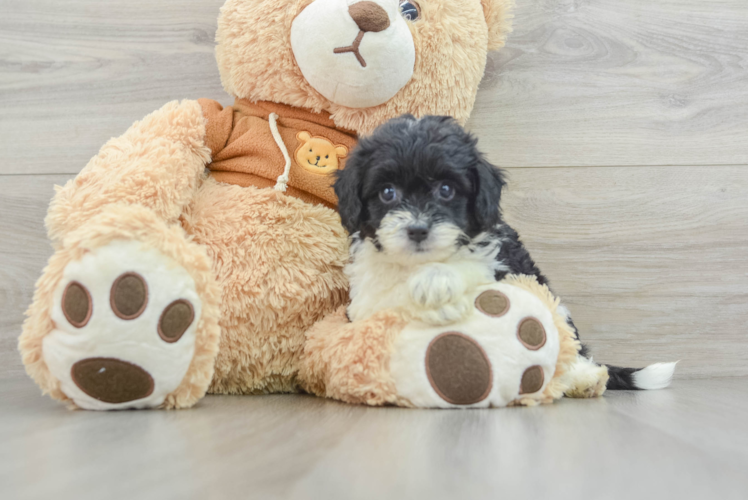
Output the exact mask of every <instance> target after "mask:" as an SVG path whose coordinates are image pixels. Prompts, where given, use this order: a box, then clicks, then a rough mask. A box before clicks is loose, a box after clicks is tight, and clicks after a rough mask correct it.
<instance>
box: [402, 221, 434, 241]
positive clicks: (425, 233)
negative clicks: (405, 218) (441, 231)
mask: <svg viewBox="0 0 748 500" xmlns="http://www.w3.org/2000/svg"><path fill="white" fill-rule="evenodd" d="M407 232H408V239H410V241H412V242H414V243H421V242H423V241H425V240H426V238H428V237H429V228H428V226H426V225H424V224H414V225H412V226H409V227H408V229H407Z"/></svg>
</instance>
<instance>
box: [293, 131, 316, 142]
mask: <svg viewBox="0 0 748 500" xmlns="http://www.w3.org/2000/svg"><path fill="white" fill-rule="evenodd" d="M296 138H297V139H298V140H300V141H303V142H306V141H308V140H309V139H311V138H312V134H310V133H309V132H304V131H301V132H299V133H298V134H296Z"/></svg>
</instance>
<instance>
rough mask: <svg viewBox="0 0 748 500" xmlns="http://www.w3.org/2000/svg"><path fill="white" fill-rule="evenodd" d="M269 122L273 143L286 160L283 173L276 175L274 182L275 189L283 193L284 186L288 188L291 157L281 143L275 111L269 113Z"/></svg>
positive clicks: (284, 190)
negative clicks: (276, 179) (276, 178)
mask: <svg viewBox="0 0 748 500" xmlns="http://www.w3.org/2000/svg"><path fill="white" fill-rule="evenodd" d="M269 123H270V132H271V133H272V134H273V139H275V143H276V144H277V145H278V148H279V149H280V150H281V153H283V158H284V159H285V160H286V166H285V168H284V169H283V174H282V175H280V176H278V181H277V182H276V183H275V190H276V191H280V192H281V193H285V192H286V188H288V174H289V172H291V157H290V156H288V149H286V145H285V144H284V143H283V139H282V138H281V135H280V132H278V115H276V114H275V113H270V120H269Z"/></svg>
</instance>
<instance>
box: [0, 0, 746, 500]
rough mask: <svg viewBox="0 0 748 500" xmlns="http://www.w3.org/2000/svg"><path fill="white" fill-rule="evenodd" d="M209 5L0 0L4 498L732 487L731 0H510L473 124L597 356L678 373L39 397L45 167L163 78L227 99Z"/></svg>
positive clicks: (739, 17)
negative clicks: (467, 404)
mask: <svg viewBox="0 0 748 500" xmlns="http://www.w3.org/2000/svg"><path fill="white" fill-rule="evenodd" d="M424 1H426V0H424ZM222 3H223V0H159V1H158V2H153V1H146V0H108V1H107V2H101V1H97V0H66V1H64V2H59V1H58V2H54V1H52V0H25V1H23V2H19V1H14V0H0V155H2V160H3V161H0V215H1V216H0V235H1V236H2V238H0V401H2V403H0V443H2V445H0V498H3V499H5V498H11V499H15V498H42V497H44V498H49V497H51V496H53V495H54V497H55V498H61V499H62V498H68V497H70V498H78V499H81V498H120V497H122V498H151V497H153V498H157V497H158V498H170V497H180V498H201V499H203V498H236V497H239V498H244V497H250V498H254V497H256V498H276V497H286V498H375V497H376V498H382V497H395V498H419V497H428V498H430V499H432V500H433V499H438V498H455V497H458V498H483V497H490V498H496V497H503V496H506V497H510V498H517V499H522V498H555V499H565V498H583V497H588V498H596V499H597V498H599V499H608V498H624V497H625V498H637V497H639V498H654V497H660V498H679V499H688V498H745V497H746V494H745V491H748V481H747V480H746V479H745V474H744V470H745V468H746V466H747V465H748V432H746V430H745V421H746V417H747V416H748V392H747V390H746V381H747V380H748V379H747V378H745V376H748V337H747V333H746V332H747V331H748V168H746V167H748V142H747V139H748V3H747V2H745V0H709V1H707V2H704V1H701V0H659V1H657V2H652V1H649V0H521V1H519V2H518V3H519V5H518V7H517V10H516V18H515V26H516V28H515V31H514V33H513V34H512V35H511V37H510V39H509V43H508V45H507V47H506V49H505V50H503V51H501V52H499V53H497V54H493V55H492V56H491V57H490V60H489V65H488V69H487V73H486V77H485V78H484V81H483V83H482V85H481V90H480V92H479V95H478V102H477V105H476V108H475V111H474V114H473V118H472V119H471V121H470V123H469V127H470V129H471V130H472V131H474V132H475V133H476V134H477V135H478V137H479V138H480V143H481V146H482V148H483V149H484V150H486V151H487V153H488V155H489V158H490V159H491V160H492V161H493V162H494V163H496V164H499V165H501V166H503V167H509V174H510V186H509V188H508V190H507V192H506V194H505V198H504V203H503V204H504V208H505V211H506V213H507V219H508V220H509V222H510V223H511V224H512V225H514V226H515V227H516V228H517V229H518V230H519V231H520V233H521V234H522V235H523V237H524V239H525V241H526V243H527V245H528V247H529V248H530V250H531V252H532V253H533V255H534V256H535V258H536V259H537V260H538V262H539V264H540V266H541V268H542V269H543V270H544V271H545V272H546V274H548V275H549V276H550V278H551V280H552V283H553V286H554V288H555V290H556V291H557V293H559V295H560V296H561V297H562V298H563V299H564V301H565V303H566V304H567V305H568V306H569V307H570V309H571V310H572V312H573V314H574V318H575V320H576V322H577V324H578V326H579V327H580V330H581V331H582V335H583V337H584V338H585V340H586V341H588V342H589V344H590V345H591V346H592V348H593V351H594V353H595V357H596V359H597V360H599V361H604V362H609V363H617V364H623V365H638V364H645V363H649V362H653V361H665V360H675V359H682V360H683V361H682V363H681V364H680V365H679V368H678V372H677V374H676V377H677V378H678V379H677V380H676V382H675V385H674V387H673V388H672V389H669V390H665V391H658V392H652V393H613V394H609V395H608V396H606V397H605V398H604V399H602V400H596V401H569V400H564V401H562V402H561V403H560V404H558V405H554V406H549V407H541V408H533V409H508V410H493V411H476V412H442V411H438V412H432V411H412V410H398V409H392V408H389V409H369V408H361V407H352V406H347V405H342V404H338V403H335V402H331V401H323V400H319V399H314V398H309V397H301V396H298V397H297V396H268V397H245V398H240V397H237V398H231V397H208V398H206V399H205V400H204V401H203V402H202V403H201V404H200V405H199V407H198V408H196V409H194V410H191V411H184V412H124V413H116V414H93V413H86V412H69V411H67V410H66V409H65V408H64V407H63V406H61V405H58V404H56V403H54V402H52V401H50V400H48V399H46V398H42V397H41V396H39V395H38V391H37V389H36V388H35V387H34V386H33V384H32V382H31V381H30V380H28V379H27V378H26V377H25V375H24V374H23V368H22V366H21V363H20V359H19V356H18V354H17V352H16V338H17V336H18V334H19V332H20V326H21V322H22V320H23V311H24V310H25V308H26V307H27V306H28V304H29V302H30V300H31V294H32V292H33V283H34V281H35V280H36V279H37V277H38V276H39V274H40V272H41V270H42V268H43V266H44V264H45V262H46V260H47V258H48V257H49V255H50V254H51V248H50V246H49V243H48V242H47V240H46V238H45V235H44V228H43V218H44V214H45V212H46V206H47V203H48V201H49V199H50V197H51V196H52V194H53V185H54V184H62V183H64V182H65V181H66V180H67V179H69V178H71V177H72V176H73V175H75V173H77V172H78V171H79V170H80V169H81V168H82V167H83V166H84V165H85V164H86V162H87V161H88V159H89V158H90V157H91V156H93V155H94V154H95V153H96V152H97V150H98V149H99V147H100V146H101V145H102V144H103V143H104V142H105V141H106V140H107V139H109V138H110V137H112V136H116V135H119V134H121V133H122V132H123V131H124V130H125V129H126V128H127V127H128V126H129V125H130V124H131V123H132V122H133V121H135V120H137V119H140V118H141V117H143V116H144V115H145V114H147V113H149V112H151V111H153V110H154V109H157V108H158V107H160V106H161V105H163V104H164V103H165V102H167V101H170V100H174V99H183V98H198V97H209V98H213V99H217V100H219V101H220V102H223V103H230V102H231V100H232V99H231V98H230V97H228V96H227V95H226V94H225V93H224V91H223V90H222V88H221V85H220V80H219V77H218V72H217V69H216V66H215V61H214V57H213V36H214V32H215V26H216V21H215V20H216V17H217V13H218V9H219V8H220V6H221V4H222ZM724 376H742V377H743V378H716V377H724ZM687 379H689V380H687Z"/></svg>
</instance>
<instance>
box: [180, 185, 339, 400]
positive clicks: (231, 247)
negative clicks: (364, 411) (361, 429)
mask: <svg viewBox="0 0 748 500" xmlns="http://www.w3.org/2000/svg"><path fill="white" fill-rule="evenodd" d="M182 225H183V227H184V229H185V230H186V231H187V232H188V233H189V234H191V235H192V236H193V237H194V239H195V241H196V242H198V243H201V244H204V245H205V246H206V248H207V251H208V254H209V256H210V257H211V259H212V261H213V268H214V270H215V273H216V276H217V279H218V282H219V284H220V285H221V287H222V304H221V308H222V315H221V321H220V324H221V342H220V351H219V354H218V358H217V360H216V365H215V375H214V378H213V382H212V384H211V389H210V391H211V392H214V393H232V394H237V393H245V394H246V393H257V392H289V391H295V390H296V389H297V387H296V373H297V371H298V361H299V356H300V354H301V350H302V348H303V342H304V334H305V332H306V331H307V330H308V329H309V327H311V326H312V325H313V324H314V323H315V322H316V321H318V320H319V319H321V318H322V317H324V316H325V315H326V314H328V313H329V312H331V311H333V310H335V309H336V308H337V307H339V306H340V305H342V304H344V303H346V302H347V300H348V284H347V280H346V279H345V276H344V274H343V266H344V265H345V262H346V260H347V258H348V244H347V236H346V234H345V230H344V229H343V227H342V226H341V225H340V218H339V216H338V215H337V213H336V212H334V211H333V210H331V209H329V208H326V207H322V206H319V205H311V204H308V203H305V202H303V201H301V200H299V199H296V198H292V197H289V196H285V195H283V194H281V193H279V192H277V191H274V190H272V189H257V188H253V187H246V188H245V187H239V186H234V185H228V184H223V183H220V182H217V181H215V180H214V179H207V180H206V181H205V182H204V183H203V185H202V187H201V188H200V190H199V192H198V194H197V196H196V198H195V200H194V202H193V204H192V205H191V206H190V207H188V208H187V209H186V210H185V212H184V214H183V216H182Z"/></svg>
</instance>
